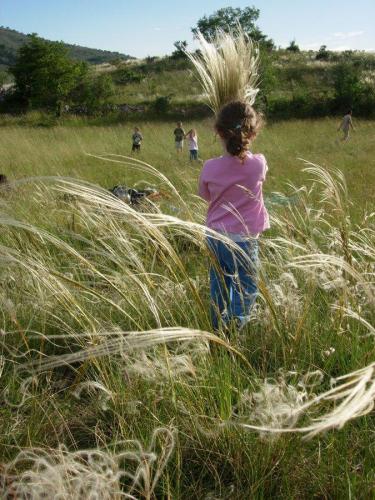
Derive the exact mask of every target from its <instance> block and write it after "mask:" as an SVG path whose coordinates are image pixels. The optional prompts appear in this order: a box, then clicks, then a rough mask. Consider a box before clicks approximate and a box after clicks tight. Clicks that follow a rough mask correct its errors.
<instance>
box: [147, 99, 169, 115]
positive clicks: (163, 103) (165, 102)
mask: <svg viewBox="0 0 375 500" xmlns="http://www.w3.org/2000/svg"><path fill="white" fill-rule="evenodd" d="M171 98H172V96H171V95H166V96H159V97H156V99H155V100H154V102H153V103H152V108H153V110H154V111H155V113H157V114H158V115H165V114H166V113H167V112H168V111H169V108H170V104H171Z"/></svg>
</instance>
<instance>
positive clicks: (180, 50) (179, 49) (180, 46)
mask: <svg viewBox="0 0 375 500" xmlns="http://www.w3.org/2000/svg"><path fill="white" fill-rule="evenodd" d="M173 45H174V47H175V49H176V50H174V51H173V52H172V57H174V58H175V59H179V58H183V57H186V55H185V50H186V49H187V46H188V43H187V41H186V40H178V41H177V42H174V44H173Z"/></svg>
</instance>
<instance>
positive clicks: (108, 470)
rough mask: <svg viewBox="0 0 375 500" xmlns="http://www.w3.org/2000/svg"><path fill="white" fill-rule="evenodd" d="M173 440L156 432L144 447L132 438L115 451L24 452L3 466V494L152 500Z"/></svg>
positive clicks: (162, 431) (165, 431)
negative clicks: (142, 499) (141, 499)
mask: <svg viewBox="0 0 375 500" xmlns="http://www.w3.org/2000/svg"><path fill="white" fill-rule="evenodd" d="M175 441H176V432H175V431H174V430H170V429H168V428H158V429H155V430H154V432H153V434H152V438H151V442H150V445H149V446H148V447H146V448H144V447H143V446H142V444H141V443H140V442H139V441H135V440H134V441H123V442H119V443H117V449H119V450H121V451H116V452H110V451H106V450H101V449H98V448H97V449H93V450H80V451H75V452H70V451H68V450H67V449H66V448H65V447H63V446H60V447H59V448H58V449H55V450H49V449H41V448H31V449H25V450H22V451H21V452H20V453H19V454H18V455H17V456H16V458H15V459H14V460H12V461H11V462H9V463H8V464H6V465H5V466H4V467H3V468H2V471H1V475H2V476H3V481H2V482H3V483H4V488H3V491H1V489H0V494H1V496H2V498H19V499H25V500H26V499H30V500H39V499H42V498H60V499H62V500H75V499H77V498H82V499H83V498H98V499H99V498H100V499H101V500H112V499H115V500H117V499H120V498H128V499H132V500H137V499H138V498H145V499H151V498H153V493H154V491H155V488H156V486H157V483H158V481H159V479H160V476H161V474H162V473H163V470H164V469H165V466H166V465H167V463H168V461H169V459H170V457H171V455H172V453H173V450H174V448H175ZM21 471H22V472H21ZM0 484H1V483H0Z"/></svg>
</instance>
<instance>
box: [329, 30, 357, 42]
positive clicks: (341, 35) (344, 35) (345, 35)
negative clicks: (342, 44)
mask: <svg viewBox="0 0 375 500" xmlns="http://www.w3.org/2000/svg"><path fill="white" fill-rule="evenodd" d="M364 34H365V32H364V31H347V32H346V33H343V32H342V31H338V32H337V33H333V37H334V38H337V39H339V40H346V39H347V38H355V37H357V36H362V35H364Z"/></svg>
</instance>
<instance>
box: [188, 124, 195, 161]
mask: <svg viewBox="0 0 375 500" xmlns="http://www.w3.org/2000/svg"><path fill="white" fill-rule="evenodd" d="M185 137H187V140H188V144H189V158H190V161H193V160H196V161H198V135H197V131H196V130H195V128H192V129H191V130H189V132H188V133H187V134H186V136H185Z"/></svg>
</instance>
